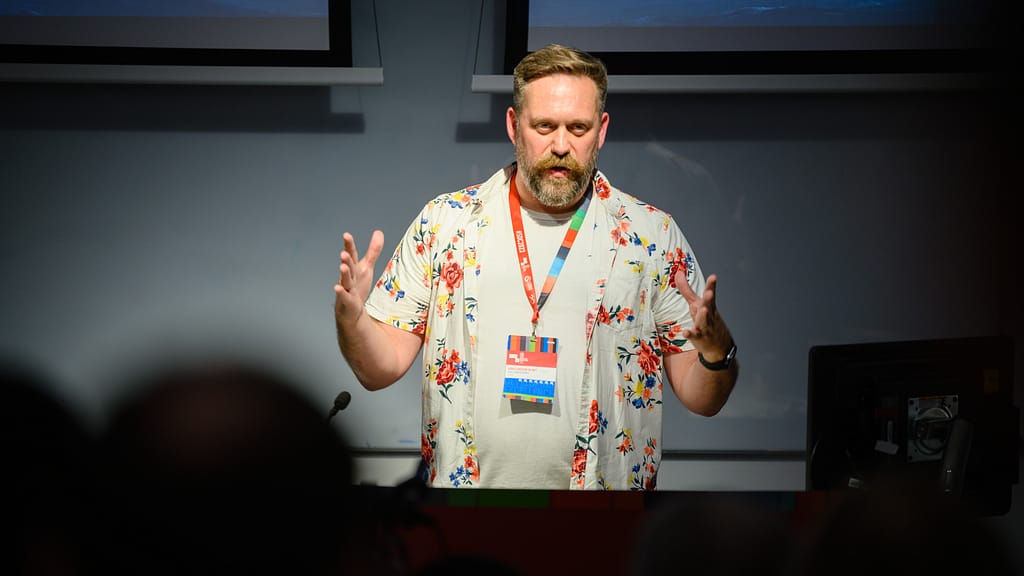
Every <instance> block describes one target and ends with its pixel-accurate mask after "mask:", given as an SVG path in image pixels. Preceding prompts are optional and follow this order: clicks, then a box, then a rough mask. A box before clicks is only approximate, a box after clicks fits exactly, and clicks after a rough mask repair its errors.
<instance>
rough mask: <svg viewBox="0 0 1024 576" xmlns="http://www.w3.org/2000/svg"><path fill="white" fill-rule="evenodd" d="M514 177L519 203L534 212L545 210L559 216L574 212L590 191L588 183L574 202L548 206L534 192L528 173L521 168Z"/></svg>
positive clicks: (546, 212) (544, 211)
mask: <svg viewBox="0 0 1024 576" xmlns="http://www.w3.org/2000/svg"><path fill="white" fill-rule="evenodd" d="M513 179H514V180H515V184H516V192H517V193H518V194H519V203H520V205H522V207H523V208H526V209H527V210H532V211H534V212H543V213H545V214H550V215H552V216H559V215H563V214H565V213H567V212H569V213H571V212H574V211H575V210H576V209H577V208H579V205H580V203H581V202H583V197H584V196H586V195H587V193H588V192H590V186H589V185H588V186H587V187H586V188H584V189H583V191H581V192H580V193H579V194H577V195H576V197H575V198H573V200H572V202H570V203H568V204H566V205H565V206H548V205H546V204H544V203H542V202H541V201H540V200H538V199H537V197H536V196H535V195H534V194H533V190H532V189H530V183H529V181H527V178H526V175H525V174H523V172H522V171H521V170H516V173H515V176H513Z"/></svg>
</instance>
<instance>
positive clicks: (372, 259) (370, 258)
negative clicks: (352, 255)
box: [363, 230, 384, 266]
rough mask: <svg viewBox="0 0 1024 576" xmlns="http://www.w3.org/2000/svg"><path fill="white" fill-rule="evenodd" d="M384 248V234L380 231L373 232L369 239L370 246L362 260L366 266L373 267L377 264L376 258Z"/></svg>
mask: <svg viewBox="0 0 1024 576" xmlns="http://www.w3.org/2000/svg"><path fill="white" fill-rule="evenodd" d="M383 248H384V233H383V232H381V231H380V230H374V231H373V236H371V237H370V246H369V247H367V249H366V256H365V257H364V258H363V259H364V260H365V261H366V263H367V264H369V265H370V266H373V265H374V264H376V263H377V258H378V257H379V256H380V253H381V250H383Z"/></svg>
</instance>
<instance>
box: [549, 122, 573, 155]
mask: <svg viewBox="0 0 1024 576" xmlns="http://www.w3.org/2000/svg"><path fill="white" fill-rule="evenodd" d="M551 153H552V154H554V155H555V156H559V157H562V156H565V155H566V154H568V153H569V132H568V130H566V129H565V128H559V129H558V130H555V131H554V133H553V134H552V137H551Z"/></svg>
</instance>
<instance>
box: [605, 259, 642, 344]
mask: <svg viewBox="0 0 1024 576" xmlns="http://www.w3.org/2000/svg"><path fill="white" fill-rule="evenodd" d="M652 271H653V269H652V263H651V261H650V260H647V259H645V258H633V257H631V256H625V257H622V258H619V259H617V260H616V262H615V264H614V266H613V267H612V269H611V273H610V274H609V276H608V283H607V284H606V285H605V292H604V298H603V300H602V304H601V308H600V310H599V311H598V318H597V321H598V324H600V325H603V326H606V327H607V328H610V329H612V330H615V331H618V332H636V331H637V330H643V329H646V328H649V327H650V326H651V325H652V323H653V319H652V318H651V310H650V298H651V286H652V284H651V273H652Z"/></svg>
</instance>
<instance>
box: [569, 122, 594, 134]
mask: <svg viewBox="0 0 1024 576" xmlns="http://www.w3.org/2000/svg"><path fill="white" fill-rule="evenodd" d="M589 129H590V127H589V126H587V125H586V124H573V125H572V126H570V127H569V130H571V131H572V133H573V134H575V135H577V136H582V135H584V134H586V133H587V130H589Z"/></svg>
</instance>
